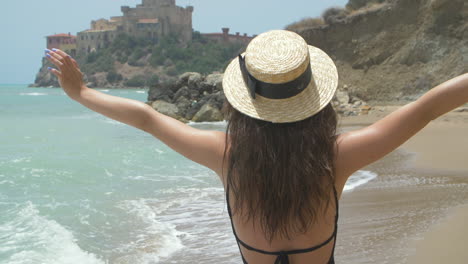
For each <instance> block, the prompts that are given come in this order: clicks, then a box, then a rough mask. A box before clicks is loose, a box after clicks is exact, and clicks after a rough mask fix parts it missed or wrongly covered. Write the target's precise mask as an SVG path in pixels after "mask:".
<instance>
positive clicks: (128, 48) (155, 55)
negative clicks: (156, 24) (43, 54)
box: [36, 32, 245, 87]
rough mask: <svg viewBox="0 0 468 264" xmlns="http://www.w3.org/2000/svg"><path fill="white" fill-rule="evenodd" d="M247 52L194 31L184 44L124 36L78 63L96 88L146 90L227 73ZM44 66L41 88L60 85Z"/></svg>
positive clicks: (172, 38) (38, 80) (172, 39)
mask: <svg viewBox="0 0 468 264" xmlns="http://www.w3.org/2000/svg"><path fill="white" fill-rule="evenodd" d="M243 49H245V45H244V44H242V43H217V42H214V41H211V40H208V39H205V38H204V37H203V36H202V35H201V34H200V33H198V32H194V34H193V40H192V42H190V43H188V44H180V43H179V42H178V40H177V37H176V36H166V37H163V38H160V39H157V40H150V39H144V38H133V37H130V36H128V35H125V34H120V35H119V36H117V37H116V38H115V40H114V41H113V42H112V43H111V44H110V45H109V47H107V48H103V49H100V50H98V51H94V52H91V53H89V54H84V53H78V55H77V56H76V60H77V61H78V63H79V64H80V66H81V69H82V71H83V72H84V73H85V76H86V81H87V83H88V84H89V86H93V87H144V86H152V85H155V84H156V83H158V82H168V81H171V80H175V79H176V76H178V75H180V74H182V73H184V72H187V71H195V72H199V73H202V74H209V73H212V72H219V71H223V70H224V68H225V67H226V66H227V63H228V62H229V61H230V60H231V59H232V58H234V57H235V56H236V55H237V54H239V53H240V52H242V51H243ZM47 66H50V65H48V63H47V62H45V63H44V66H43V67H42V69H41V71H40V73H39V74H38V76H37V78H36V85H37V86H58V83H57V82H56V81H55V80H54V78H51V76H50V73H48V72H47V69H46V68H47Z"/></svg>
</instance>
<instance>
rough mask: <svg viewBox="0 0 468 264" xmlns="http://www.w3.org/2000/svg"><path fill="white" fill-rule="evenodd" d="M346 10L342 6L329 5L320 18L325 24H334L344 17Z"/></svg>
mask: <svg viewBox="0 0 468 264" xmlns="http://www.w3.org/2000/svg"><path fill="white" fill-rule="evenodd" d="M347 13H348V11H347V10H346V9H344V8H342V7H331V8H328V9H327V10H325V12H323V14H322V18H323V20H324V21H325V23H327V24H334V23H336V22H337V21H340V20H342V19H343V18H345V17H346V15H347Z"/></svg>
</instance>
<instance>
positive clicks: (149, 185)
mask: <svg viewBox="0 0 468 264" xmlns="http://www.w3.org/2000/svg"><path fill="white" fill-rule="evenodd" d="M101 91H103V92H105V93H109V94H112V95H116V96H121V97H127V98H132V99H136V100H140V101H145V100H146V97H147V93H146V91H144V90H101ZM0 122H1V124H0V212H1V214H0V263H2V264H3V263H5V264H7V263H8V264H26V263H27V264H29V263H31V264H33V263H34V264H36V263H47V264H49V263H54V264H55V263H56V264H65V263H81V264H94V263H129V264H130V263H132V264H133V263H194V262H193V259H197V261H196V263H215V262H216V263H238V262H239V253H238V249H237V245H236V244H235V240H234V238H233V236H232V233H231V231H230V224H229V219H228V216H227V213H226V210H225V202H224V194H223V189H222V186H221V183H220V182H219V180H218V179H217V177H216V175H215V174H214V173H213V172H211V171H210V170H208V169H206V168H204V167H202V166H200V165H198V164H195V163H193V162H191V161H189V160H187V159H185V158H183V157H182V156H181V155H179V154H177V153H175V152H173V151H172V150H171V149H169V148H168V147H167V146H165V145H164V144H162V143H161V142H159V141H158V140H157V139H155V138H153V137H152V136H150V135H148V134H145V133H143V132H141V131H139V130H137V129H134V128H132V127H129V126H126V125H123V124H121V123H118V122H116V121H113V120H110V119H108V118H106V117H104V116H101V115H99V114H97V113H94V112H92V111H90V110H88V109H86V108H85V107H83V106H82V105H80V104H78V103H76V102H74V101H72V100H71V99H69V98H68V97H67V96H66V95H65V93H64V92H63V91H62V90H61V89H58V88H26V86H24V85H0ZM194 126H197V127H200V128H203V129H218V130H223V129H224V128H225V124H224V123H213V124H197V125H194ZM374 177H375V174H373V173H370V172H366V171H361V172H359V173H357V174H356V175H354V176H353V177H352V178H351V179H350V181H349V182H348V184H347V189H352V188H354V187H355V186H358V185H361V184H365V183H366V182H368V181H369V180H371V179H372V178H374ZM213 259H216V260H217V261H215V262H213Z"/></svg>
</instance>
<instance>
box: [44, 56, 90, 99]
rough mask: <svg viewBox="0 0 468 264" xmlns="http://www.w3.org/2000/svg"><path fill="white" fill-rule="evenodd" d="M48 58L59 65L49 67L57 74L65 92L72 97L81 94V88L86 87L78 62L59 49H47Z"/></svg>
mask: <svg viewBox="0 0 468 264" xmlns="http://www.w3.org/2000/svg"><path fill="white" fill-rule="evenodd" d="M46 58H47V59H48V60H49V61H50V62H51V63H53V64H54V65H55V66H57V68H58V69H54V68H50V67H49V70H50V71H51V72H52V73H53V74H54V75H55V76H57V78H58V79H59V83H60V86H61V87H62V88H63V90H64V91H65V93H66V94H67V95H68V96H69V97H70V98H76V97H77V96H79V95H80V92H81V90H83V89H84V88H86V87H85V85H84V82H83V73H82V72H81V71H80V68H79V66H78V63H77V62H76V61H75V60H74V59H73V58H72V57H70V55H68V54H67V53H65V52H63V51H61V50H59V49H52V50H46Z"/></svg>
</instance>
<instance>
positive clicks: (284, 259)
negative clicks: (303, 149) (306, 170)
mask: <svg viewBox="0 0 468 264" xmlns="http://www.w3.org/2000/svg"><path fill="white" fill-rule="evenodd" d="M333 194H334V196H335V205H336V214H335V228H334V231H333V233H332V235H331V236H330V237H329V238H328V239H327V240H325V241H324V242H322V243H320V244H319V245H316V246H313V247H310V248H305V249H297V250H288V251H265V250H261V249H256V248H254V247H252V246H249V245H248V244H246V243H245V242H244V241H242V240H241V239H240V238H239V237H238V236H237V233H236V229H235V228H234V222H233V220H232V211H231V206H230V204H229V186H227V187H226V202H227V209H228V214H229V218H230V219H231V226H232V231H233V233H234V237H235V238H236V241H237V245H238V246H239V250H240V252H241V255H242V261H243V262H244V263H247V261H246V260H245V259H244V256H243V254H242V250H241V248H240V245H242V246H243V247H245V248H246V249H248V250H250V251H255V252H258V253H261V254H265V255H275V256H278V258H277V259H276V261H275V264H277V263H284V264H287V263H289V258H288V255H291V254H301V253H307V252H312V251H315V250H317V249H319V248H321V247H323V246H325V245H327V244H328V243H330V241H331V240H332V239H334V238H335V240H334V242H333V250H332V254H331V257H330V260H329V263H334V260H333V259H334V258H333V256H334V254H335V245H336V235H337V232H338V211H339V205H338V194H337V192H336V188H335V186H333ZM239 244H240V245H239Z"/></svg>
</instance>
